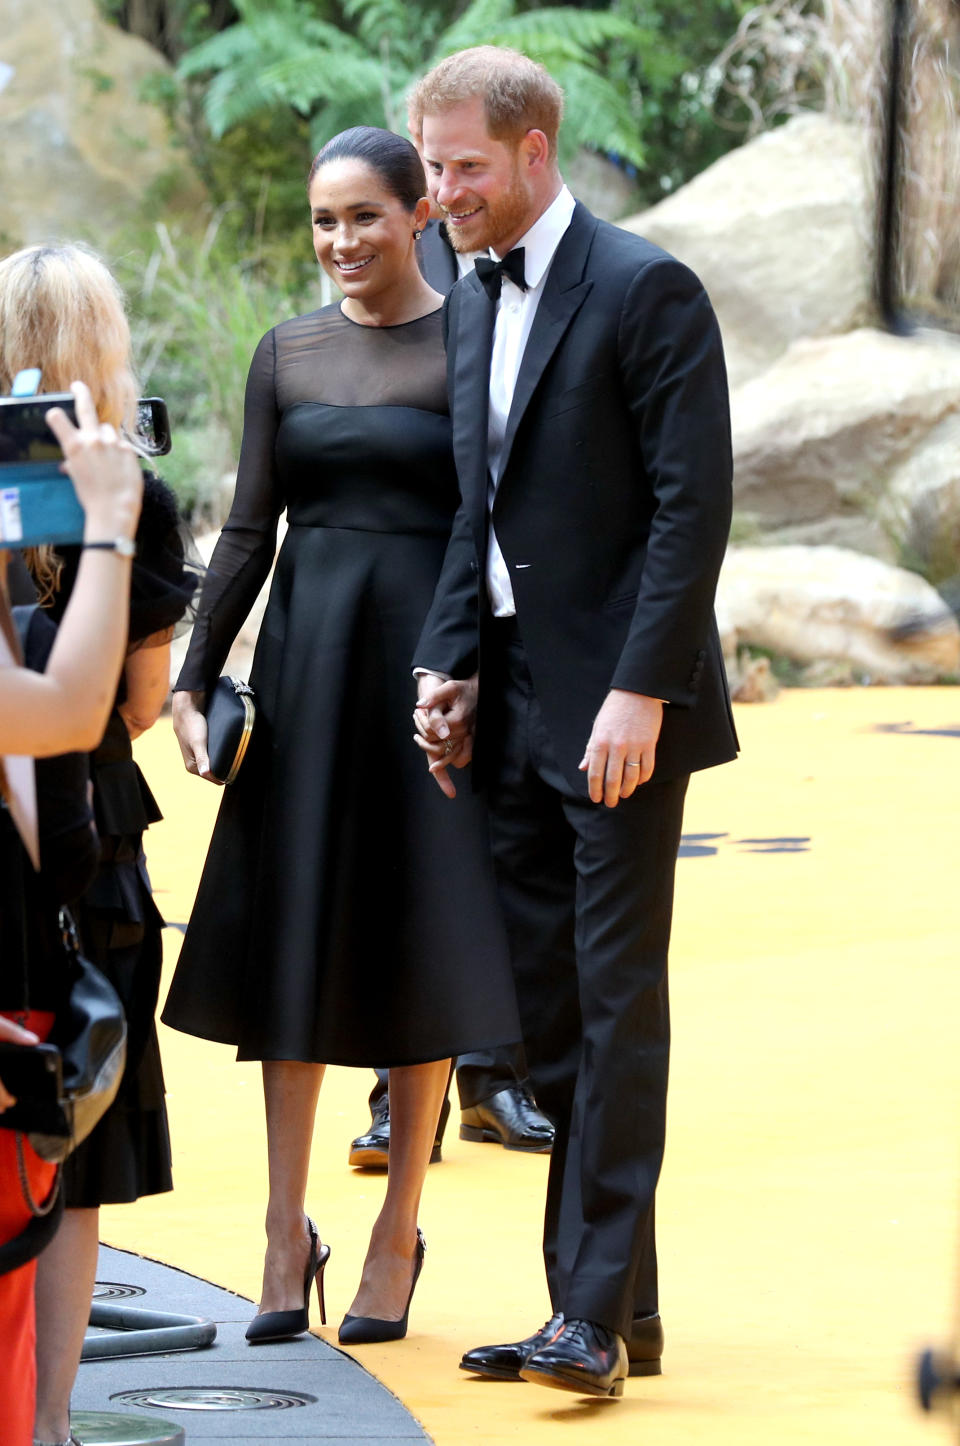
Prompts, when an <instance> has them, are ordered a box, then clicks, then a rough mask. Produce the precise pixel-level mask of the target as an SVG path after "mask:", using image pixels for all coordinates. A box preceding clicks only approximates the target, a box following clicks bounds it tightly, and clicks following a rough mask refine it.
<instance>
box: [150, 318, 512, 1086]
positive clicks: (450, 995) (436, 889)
mask: <svg viewBox="0 0 960 1446" xmlns="http://www.w3.org/2000/svg"><path fill="white" fill-rule="evenodd" d="M457 503H458V492H457V486H456V477H455V472H454V468H453V460H452V454H451V442H450V420H449V416H448V411H447V399H446V381H445V359H444V355H443V346H442V337H441V323H440V313H439V311H437V312H435V313H433V314H431V315H429V316H426V317H422V318H420V319H419V320H416V321H412V322H409V323H406V324H405V325H401V326H394V327H367V326H361V325H358V324H357V323H355V322H352V321H350V320H349V319H348V318H347V317H345V316H344V315H343V314H342V312H341V311H340V309H339V307H338V306H331V307H325V308H323V309H322V310H320V311H318V312H314V313H311V314H310V315H308V316H302V317H296V318H294V319H293V320H291V321H288V322H285V323H282V324H281V325H280V326H277V327H275V328H274V329H273V331H271V332H269V333H268V334H267V336H266V337H264V339H263V341H262V342H261V343H260V345H259V347H258V349H257V352H256V354H255V356H254V359H253V363H252V366H251V371H250V377H249V380H248V383H247V393H246V402H245V415H244V437H243V446H242V450H241V459H240V469H239V474H238V480H237V491H236V496H235V500H234V504H233V507H232V509H231V513H230V516H229V518H228V519H227V523H226V525H225V527H224V529H223V533H222V535H221V538H220V540H219V542H218V544H217V547H216V550H215V552H214V555H213V558H212V559H211V564H210V570H209V573H208V576H207V579H206V582H205V584H204V592H203V596H202V598H201V602H200V608H199V617H198V619H197V623H196V625H195V628H194V634H193V639H192V642H191V647H190V651H189V653H188V655H187V659H186V662H185V665H184V668H183V670H182V672H181V674H180V677H179V679H178V681H177V685H176V686H177V687H178V688H181V689H205V690H208V689H209V688H210V687H211V686H212V684H213V683H214V682H215V680H216V678H217V676H218V675H219V673H220V671H221V670H222V667H223V663H224V659H225V658H226V655H227V652H228V650H229V647H230V645H231V643H232V641H233V639H234V637H235V636H236V634H237V632H238V631H239V628H240V626H241V624H242V622H243V620H244V618H245V617H246V615H247V613H248V612H249V610H250V607H251V605H252V603H253V602H254V600H255V598H256V596H257V593H258V592H259V590H260V588H261V586H262V584H263V582H264V580H265V578H266V576H267V574H268V572H269V568H270V564H271V562H272V560H273V556H274V547H275V537H276V527H277V521H278V518H279V515H280V513H281V511H282V510H283V509H284V508H285V509H286V514H287V523H288V528H287V533H286V537H285V538H284V541H283V545H282V547H281V550H280V554H279V557H278V559H277V564H276V569H275V573H274V578H273V583H272V586H271V590H270V596H269V601H268V603H267V608H266V612H265V615H264V618H263V623H262V625H261V629H260V634H259V638H258V641H257V647H256V651H255V654H254V661H253V667H252V670H251V676H250V682H251V684H252V686H253V688H254V690H255V692H256V701H257V720H256V725H255V728H254V733H253V738H252V741H251V744H250V748H249V749H248V752H247V756H246V758H245V760H244V763H243V766H242V768H241V770H240V773H239V775H238V777H237V779H236V781H235V782H234V783H232V784H231V785H229V787H227V788H226V789H225V790H224V796H223V801H222V804H221V808H220V813H219V816H218V819H217V823H216V827H215V830H214V834H213V839H212V842H211V845H210V850H209V853H208V856H207V861H206V865H205V867H204V871H203V876H202V879H201V882H200V887H199V892H198V895H197V900H196V904H195V907H194V910H193V913H192V915H191V918H190V922H189V925H188V928H187V932H186V936H185V939H184V943H183V948H182V951H181V955H180V960H179V963H178V966H177V970H176V973H175V976H174V979H173V983H172V986H171V989H170V994H169V996H168V1000H167V1004H166V1007H165V1010H164V1013H163V1018H164V1021H165V1022H166V1023H167V1024H170V1025H172V1026H173V1027H174V1028H176V1029H180V1030H184V1031H186V1032H187V1033H190V1034H196V1035H200V1036H201V1037H203V1038H207V1039H213V1040H218V1041H221V1042H224V1043H230V1044H235V1045H236V1046H237V1051H238V1058H240V1059H292V1060H306V1061H316V1062H321V1061H323V1062H328V1063H333V1064H346V1065H358V1066H359V1065H403V1064H416V1063H422V1062H424V1061H426V1060H430V1059H441V1058H444V1057H446V1056H448V1055H456V1054H460V1053H463V1052H465V1051H467V1050H472V1049H480V1048H485V1047H489V1046H491V1045H495V1044H501V1043H505V1042H508V1041H510V1040H514V1039H517V1038H519V1034H520V1031H519V1024H518V1020H517V1013H516V1001H515V998H514V992H513V985H512V980H511V976H510V970H509V962H508V958H507V953H506V944H505V938H504V933H503V925H502V921H501V918H500V913H499V908H498V905H497V901H496V895H495V892H494V885H493V880H492V871H491V865H490V860H489V852H488V841H487V830H486V818H485V815H484V810H483V806H482V802H481V800H480V798H479V797H478V795H476V794H475V793H474V792H473V791H472V789H471V787H470V783H469V777H468V774H467V773H465V772H463V773H458V774H456V775H455V776H456V779H457V783H458V788H457V797H456V799H455V800H453V801H452V802H451V801H450V800H448V799H447V798H445V797H444V796H443V795H442V794H441V793H440V790H439V789H438V787H437V785H436V783H435V782H434V780H433V779H432V778H431V777H430V776H429V774H428V773H427V770H426V766H425V761H424V757H423V754H422V753H421V752H420V750H419V749H417V748H416V747H415V746H414V743H413V741H412V735H413V723H412V719H411V714H412V710H413V705H414V702H415V700H416V686H415V683H414V680H413V678H412V676H411V672H410V663H411V658H412V655H413V651H414V648H415V646H416V642H417V639H418V636H419V632H420V628H421V625H422V623H423V620H424V618H425V616H426V613H427V609H428V607H429V605H430V601H431V598H432V595H433V590H434V586H435V584H436V581H437V577H438V574H439V571H440V566H441V563H442V560H443V555H444V550H445V547H446V542H447V538H448V536H449V532H450V525H451V522H452V520H453V515H454V512H455V510H456V507H457Z"/></svg>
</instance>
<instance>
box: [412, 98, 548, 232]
mask: <svg viewBox="0 0 960 1446" xmlns="http://www.w3.org/2000/svg"><path fill="white" fill-rule="evenodd" d="M422 154H423V160H424V166H425V168H426V172H427V185H428V187H429V189H430V195H431V197H432V198H433V200H434V201H435V202H436V204H437V205H438V206H439V207H440V210H441V211H442V212H443V215H444V218H445V221H446V226H447V233H448V235H449V237H450V240H451V241H452V243H453V245H454V246H455V247H456V249H457V250H458V251H486V250H487V249H488V248H489V247H492V248H493V249H494V250H495V251H496V252H498V254H500V255H504V254H505V253H506V252H507V251H509V250H510V248H511V246H514V245H515V244H516V242H517V241H518V240H519V239H520V237H521V236H522V235H523V234H524V232H526V231H528V230H529V229H530V227H531V226H532V225H533V223H534V221H535V220H536V219H537V217H538V216H539V215H540V213H541V211H542V210H543V197H544V195H545V194H546V192H545V190H544V180H545V175H546V171H545V165H546V155H547V146H546V138H545V137H544V136H543V135H542V133H541V132H540V131H528V132H527V134H526V136H525V137H524V138H523V139H522V140H521V141H520V142H519V143H518V144H513V143H511V142H510V141H498V140H494V138H493V137H492V136H491V135H490V134H489V132H488V130H487V118H486V113H485V111H484V107H483V101H482V100H481V99H480V98H479V97H477V96H474V97H472V98H471V99H470V100H465V101H462V102H461V103H460V104H459V105H455V106H451V107H450V108H449V109H447V110H443V111H440V112H438V113H436V114H433V115H424V117H423V151H422Z"/></svg>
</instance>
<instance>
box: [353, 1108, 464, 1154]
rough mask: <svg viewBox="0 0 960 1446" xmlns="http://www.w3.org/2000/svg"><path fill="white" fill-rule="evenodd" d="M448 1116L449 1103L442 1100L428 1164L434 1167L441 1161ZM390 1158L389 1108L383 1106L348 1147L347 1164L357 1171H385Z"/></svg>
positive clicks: (376, 1110) (374, 1113)
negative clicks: (362, 1132) (442, 1141)
mask: <svg viewBox="0 0 960 1446" xmlns="http://www.w3.org/2000/svg"><path fill="white" fill-rule="evenodd" d="M449 1116H450V1101H449V1100H444V1102H443V1106H442V1108H441V1110H440V1123H439V1124H438V1125H437V1135H436V1139H435V1140H434V1142H433V1149H432V1150H431V1151H430V1163H431V1165H436V1164H437V1163H438V1161H440V1160H442V1159H443V1151H442V1149H441V1145H440V1142H441V1140H442V1139H443V1132H444V1130H445V1129H446V1127H447V1120H448V1119H449ZM389 1158H390V1106H389V1105H388V1103H387V1101H386V1100H384V1101H383V1104H382V1105H381V1106H380V1107H379V1108H377V1109H375V1110H374V1112H373V1116H372V1118H371V1120H370V1128H369V1130H368V1131H367V1133H366V1134H365V1135H358V1136H357V1138H356V1139H355V1140H354V1141H353V1142H352V1143H351V1145H350V1154H349V1156H348V1157H347V1163H348V1164H349V1165H353V1166H354V1168H355V1169H357V1170H385V1169H386V1168H387V1165H388V1163H389Z"/></svg>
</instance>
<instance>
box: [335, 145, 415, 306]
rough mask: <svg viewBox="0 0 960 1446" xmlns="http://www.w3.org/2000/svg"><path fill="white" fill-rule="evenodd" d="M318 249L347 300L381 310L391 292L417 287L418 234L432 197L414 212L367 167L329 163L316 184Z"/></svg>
mask: <svg viewBox="0 0 960 1446" xmlns="http://www.w3.org/2000/svg"><path fill="white" fill-rule="evenodd" d="M308 196H309V200H310V215H311V219H312V222H313V249H314V251H315V252H316V255H317V260H318V261H319V262H320V265H321V266H322V267H323V269H324V271H325V272H326V273H327V275H328V276H329V277H330V278H331V279H332V280H333V281H335V282H336V283H337V285H338V286H339V287H340V289H341V291H343V293H344V295H345V296H346V297H347V298H348V299H349V300H350V301H354V302H356V303H359V304H361V305H362V306H364V307H366V306H368V305H369V306H373V307H374V308H378V307H380V306H382V304H383V303H384V302H385V301H389V300H390V297H391V293H393V292H397V293H398V294H403V293H404V292H405V291H406V289H407V288H408V287H409V286H411V285H412V286H414V287H417V286H418V285H419V283H420V272H419V268H418V267H417V260H416V253H415V251H414V240H413V233H414V231H416V230H420V229H421V228H422V227H423V225H424V224H425V222H426V218H427V215H428V213H429V203H428V201H427V200H426V198H424V199H422V200H421V201H420V202H418V204H417V206H416V208H415V210H413V211H408V210H407V208H406V207H405V206H404V205H403V203H402V202H401V201H400V200H399V199H398V198H397V197H396V196H395V195H394V194H393V193H392V192H391V191H390V190H388V188H387V186H386V185H385V184H384V181H383V180H382V178H381V177H380V176H379V175H378V174H377V172H376V171H375V170H374V169H373V168H372V167H371V166H368V165H366V163H365V162H363V161H360V160H355V159H343V160H333V161H328V162H327V164H326V165H324V166H321V167H320V169H319V170H318V171H317V173H316V175H315V176H314V178H313V180H312V181H311V183H310V190H309V193H308Z"/></svg>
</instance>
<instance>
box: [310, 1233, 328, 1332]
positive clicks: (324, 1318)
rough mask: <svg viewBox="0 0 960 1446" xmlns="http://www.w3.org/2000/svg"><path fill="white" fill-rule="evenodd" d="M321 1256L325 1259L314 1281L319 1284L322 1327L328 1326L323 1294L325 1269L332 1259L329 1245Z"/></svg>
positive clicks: (320, 1264)
mask: <svg viewBox="0 0 960 1446" xmlns="http://www.w3.org/2000/svg"><path fill="white" fill-rule="evenodd" d="M324 1250H325V1251H326V1255H324V1254H323V1251H324ZM320 1255H323V1259H322V1260H320V1261H319V1265H318V1268H317V1271H316V1274H315V1276H314V1279H315V1280H316V1282H317V1304H318V1305H319V1307H320V1324H321V1325H326V1323H327V1302H326V1300H325V1299H324V1294H323V1267H324V1266H325V1265H326V1263H327V1261H328V1260H329V1259H330V1247H329V1245H325V1246H324V1247H323V1250H321V1251H320ZM318 1259H319V1257H318ZM309 1292H310V1287H309V1286H307V1293H308V1294H309Z"/></svg>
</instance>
